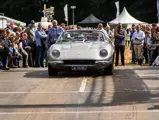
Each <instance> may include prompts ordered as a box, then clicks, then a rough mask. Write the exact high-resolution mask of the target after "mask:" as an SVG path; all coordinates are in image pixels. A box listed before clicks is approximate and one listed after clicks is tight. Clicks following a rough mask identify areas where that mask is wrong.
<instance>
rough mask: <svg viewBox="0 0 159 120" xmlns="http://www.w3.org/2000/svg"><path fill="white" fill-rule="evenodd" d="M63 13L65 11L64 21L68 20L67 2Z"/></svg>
mask: <svg viewBox="0 0 159 120" xmlns="http://www.w3.org/2000/svg"><path fill="white" fill-rule="evenodd" d="M64 13H65V21H66V22H68V5H67V4H66V5H65V7H64Z"/></svg>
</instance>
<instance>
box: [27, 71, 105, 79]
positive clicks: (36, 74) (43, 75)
mask: <svg viewBox="0 0 159 120" xmlns="http://www.w3.org/2000/svg"><path fill="white" fill-rule="evenodd" d="M100 75H102V76H103V73H102V72H99V73H98V72H94V71H93V72H92V71H89V72H67V71H66V72H60V73H59V74H58V76H54V77H49V75H48V72H47V70H38V71H31V72H28V73H26V74H25V75H24V77H26V78H66V77H67V78H78V77H89V76H100Z"/></svg>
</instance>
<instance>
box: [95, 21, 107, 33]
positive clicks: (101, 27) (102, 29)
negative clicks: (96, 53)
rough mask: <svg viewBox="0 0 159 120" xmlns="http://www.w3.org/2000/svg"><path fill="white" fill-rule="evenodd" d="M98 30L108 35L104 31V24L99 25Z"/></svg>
mask: <svg viewBox="0 0 159 120" xmlns="http://www.w3.org/2000/svg"><path fill="white" fill-rule="evenodd" d="M97 29H98V30H101V31H102V32H104V33H105V34H106V35H108V34H107V32H106V31H105V30H104V28H103V24H102V23H99V24H98V28H97Z"/></svg>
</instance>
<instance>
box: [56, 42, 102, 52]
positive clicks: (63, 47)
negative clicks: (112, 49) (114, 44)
mask: <svg viewBox="0 0 159 120" xmlns="http://www.w3.org/2000/svg"><path fill="white" fill-rule="evenodd" d="M55 46H56V47H58V48H60V50H68V49H71V50H86V49H98V48H99V47H101V46H103V44H101V43H99V42H88V43H65V44H56V45H55Z"/></svg>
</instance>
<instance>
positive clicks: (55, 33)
mask: <svg viewBox="0 0 159 120" xmlns="http://www.w3.org/2000/svg"><path fill="white" fill-rule="evenodd" d="M52 25H53V26H52V28H50V29H49V31H48V38H47V44H48V48H49V47H50V46H51V45H52V44H54V43H55V42H56V40H57V39H58V37H59V36H60V35H61V34H62V33H63V31H64V29H63V28H62V27H60V26H58V22H57V20H53V21H52Z"/></svg>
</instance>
